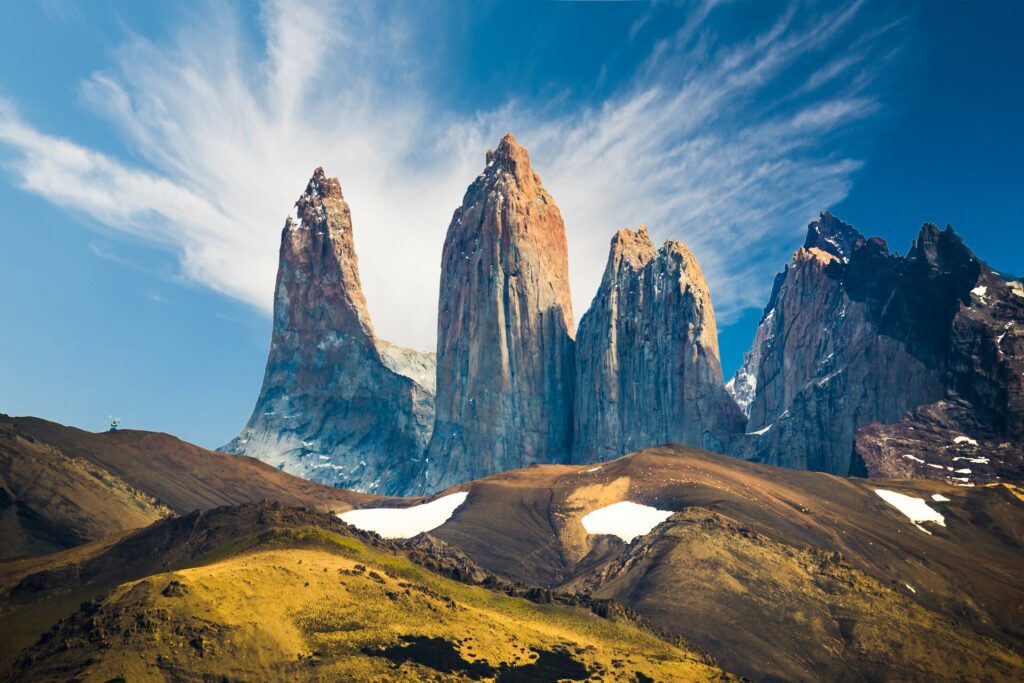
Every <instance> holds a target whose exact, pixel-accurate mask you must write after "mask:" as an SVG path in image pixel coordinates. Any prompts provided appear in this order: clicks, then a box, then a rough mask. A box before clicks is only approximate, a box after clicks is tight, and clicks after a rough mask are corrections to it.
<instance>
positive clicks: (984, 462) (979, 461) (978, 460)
mask: <svg viewBox="0 0 1024 683" xmlns="http://www.w3.org/2000/svg"><path fill="white" fill-rule="evenodd" d="M957 460H966V461H967V462H972V463H974V464H975V465H987V464H988V458H980V457H979V458H968V457H967V456H966V455H958V456H956V457H955V458H953V461H954V462H955V461H957Z"/></svg>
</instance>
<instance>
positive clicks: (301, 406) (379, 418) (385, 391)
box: [224, 168, 434, 494]
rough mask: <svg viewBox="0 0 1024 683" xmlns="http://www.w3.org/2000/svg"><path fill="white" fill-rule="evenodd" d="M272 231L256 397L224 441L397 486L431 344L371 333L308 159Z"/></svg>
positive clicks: (424, 402) (318, 174)
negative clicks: (422, 348) (305, 175)
mask: <svg viewBox="0 0 1024 683" xmlns="http://www.w3.org/2000/svg"><path fill="white" fill-rule="evenodd" d="M295 206H296V209H297V214H298V217H297V218H293V217H291V216H289V217H288V219H287V220H286V222H285V227H284V230H283V232H282V233H281V252H280V265H279V268H278V273H277V287H276V291H275V295H274V323H273V333H272V337H271V343H270V355H269V358H268V359H267V369H266V374H265V375H264V379H263V388H262V390H261V391H260V396H259V400H258V401H257V403H256V408H255V410H254V411H253V414H252V417H251V418H250V419H249V423H248V424H247V425H246V427H245V429H244V430H243V431H242V433H241V434H240V435H239V436H238V437H237V438H235V439H234V440H233V441H232V442H231V443H229V444H228V445H227V446H225V447H224V450H227V451H229V452H233V453H238V454H244V455H250V456H254V457H257V458H259V459H261V460H264V461H265V462H268V463H270V464H273V465H276V466H278V467H280V468H281V469H284V470H285V471H287V472H289V473H292V474H296V475H298V476H301V477H305V478H306V479H311V480H313V481H318V482H322V483H326V484H332V485H335V486H339V487H344V488H349V489H355V490H360V491H369V492H374V493H382V494H402V493H405V492H406V491H407V490H408V488H409V487H410V486H411V484H412V481H413V480H414V479H415V478H416V476H417V475H418V472H419V466H420V455H421V453H422V450H423V448H424V447H425V446H426V443H427V440H428V439H429V436H430V429H431V426H432V421H433V386H432V385H433V375H434V362H433V357H432V354H423V353H419V352H416V351H413V350H411V349H403V348H401V347H397V346H394V345H392V344H389V343H388V342H384V341H381V340H379V339H377V337H376V335H375V334H374V331H373V325H372V324H371V322H370V315H369V312H368V311H367V308H366V299H365V297H364V296H363V291H362V285H361V284H360V281H359V264H358V259H357V258H356V253H355V246H354V242H353V238H352V219H351V215H350V212H349V207H348V204H347V203H346V202H345V199H344V197H343V196H342V193H341V186H340V185H339V184H338V180H337V179H336V178H330V179H328V178H326V177H325V176H324V173H323V170H322V169H320V168H318V169H316V171H315V172H314V174H313V177H312V178H311V179H310V181H309V184H308V185H307V187H306V191H305V192H304V193H303V195H302V196H301V197H300V198H299V200H298V202H296V204H295Z"/></svg>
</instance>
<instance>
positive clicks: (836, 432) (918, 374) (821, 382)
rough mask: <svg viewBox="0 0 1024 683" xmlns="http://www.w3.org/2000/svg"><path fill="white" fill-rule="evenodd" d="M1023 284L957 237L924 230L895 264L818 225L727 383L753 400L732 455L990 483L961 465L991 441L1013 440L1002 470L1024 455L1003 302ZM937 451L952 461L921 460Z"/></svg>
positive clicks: (1013, 306) (1008, 310)
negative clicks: (743, 432) (976, 443)
mask: <svg viewBox="0 0 1024 683" xmlns="http://www.w3.org/2000/svg"><path fill="white" fill-rule="evenodd" d="M986 283H987V284H986ZM986 286H987V287H991V288H992V290H991V291H992V292H993V295H992V296H991V297H987V296H984V294H985V293H987V291H988V290H987V289H986ZM1014 286H1015V285H1014V284H1013V283H1007V282H1006V281H1005V280H1003V279H1002V278H1000V277H999V276H998V275H995V274H994V273H992V272H991V271H990V270H989V269H988V268H987V267H986V266H985V265H984V264H983V263H982V262H980V261H979V260H978V259H977V258H976V257H975V256H974V255H973V253H971V251H970V250H969V249H968V248H967V247H966V246H965V245H964V244H963V241H962V240H961V239H960V237H959V236H957V235H956V233H954V232H953V230H952V228H947V229H946V230H945V231H940V230H938V228H936V227H935V226H934V225H925V226H924V227H923V228H922V230H921V233H920V235H919V237H918V239H917V241H916V242H915V243H914V245H913V247H912V248H911V250H910V252H909V253H908V254H907V256H906V257H900V256H899V255H895V254H890V253H889V250H888V247H887V246H886V244H885V242H884V241H882V240H880V239H878V238H872V239H865V238H864V237H863V236H862V235H860V233H858V232H857V231H856V230H854V229H853V228H852V227H850V226H849V225H846V224H845V223H842V222H841V221H839V220H838V219H836V218H835V217H833V216H831V215H830V214H828V213H825V214H822V216H821V219H820V220H818V221H815V222H814V223H812V224H811V225H810V226H809V230H808V236H807V240H806V242H805V244H804V246H803V248H801V249H800V250H799V251H798V252H797V253H796V254H795V255H794V257H793V261H792V263H791V264H790V265H789V266H787V268H786V270H785V272H784V273H782V274H781V275H780V276H779V277H778V278H777V279H776V283H775V289H774V291H773V293H772V296H771V299H770V301H769V304H768V307H767V308H766V310H765V315H764V317H763V318H762V321H761V324H760V326H759V329H758V332H757V336H756V339H755V346H754V348H753V349H752V350H751V352H750V353H749V354H747V358H746V363H745V365H744V367H743V368H741V369H740V371H739V372H738V373H737V376H736V377H735V378H734V379H733V381H732V382H731V383H730V387H731V388H732V390H733V391H734V392H736V395H737V396H740V397H741V398H742V397H743V394H742V393H741V392H740V388H745V390H746V391H747V395H748V396H749V394H750V393H751V390H752V393H753V399H752V400H751V401H750V403H749V408H748V410H749V417H750V420H749V422H748V425H747V437H746V441H745V443H742V444H741V445H739V446H738V447H737V449H736V450H737V452H738V453H739V454H741V455H743V456H744V457H748V458H753V459H756V460H759V461H763V462H768V463H771V464H776V465H782V466H786V467H794V468H797V469H812V470H822V471H826V472H831V473H834V474H844V475H845V474H868V473H870V474H872V475H875V476H891V475H896V476H932V477H940V478H953V477H954V476H960V477H968V475H969V478H968V479H964V480H963V481H974V480H984V479H985V478H986V477H987V476H989V475H988V474H986V473H984V472H981V471H980V470H979V469H975V470H973V471H971V472H963V471H958V470H964V469H967V468H964V467H955V466H954V461H953V460H952V459H953V458H955V457H965V454H964V453H961V452H959V451H962V450H964V449H967V450H970V449H971V448H973V446H972V445H971V442H974V441H980V440H982V439H983V438H985V437H986V436H987V437H989V438H990V440H991V441H992V443H993V444H994V443H995V442H996V441H998V440H999V439H1002V440H1003V441H1007V442H1008V443H1007V444H1004V446H1005V450H1006V451H1007V453H1006V454H1005V457H1004V458H1003V459H1004V460H1009V461H1016V460H1019V456H1015V455H1014V454H1013V453H1011V452H1010V451H1019V450H1020V447H1019V446H1015V445H1014V443H1013V441H1014V439H1016V443H1018V444H1019V443H1020V439H1019V436H1014V435H1019V434H1020V432H1019V431H1015V430H1019V429H1020V419H1021V418H1020V415H1021V413H1022V412H1024V411H1022V409H1021V395H1022V389H1021V372H1020V370H1019V369H1017V371H1016V374H1014V370H1015V369H1016V367H1017V364H1019V363H1020V348H1019V344H1020V341H1019V338H1018V337H1017V336H1016V335H1017V334H1019V333H1016V332H1014V330H1015V329H1016V327H1015V326H1016V322H1015V321H1019V320H1021V311H1020V308H1019V307H1018V305H1017V303H1016V302H1015V301H1013V302H1012V303H1010V304H1007V303H1006V301H1008V300H1011V297H1012V296H1013V289H1014ZM972 290H973V293H972ZM979 291H980V292H982V293H983V296H981V297H979V296H978V295H977V292H979ZM1015 316H1016V317H1015ZM1004 333H1005V334H1004ZM1011 333H1013V334H1011ZM1000 335H1003V336H1002V337H1001V338H1000ZM997 340H998V341H997ZM911 411H914V412H913V414H912V415H909V416H908V413H911ZM904 416H907V417H906V418H905V417H904ZM982 425H984V426H985V427H984V428H982ZM971 434H975V435H977V436H971ZM958 436H964V437H965V438H961V439H960V440H959V441H956V438H957V437H958ZM855 442H856V447H855ZM928 449H931V450H932V451H936V450H941V451H942V452H946V451H949V455H948V457H946V458H940V457H939V456H938V455H930V456H928V457H922V456H921V455H920V454H918V451H921V452H922V453H923V452H925V451H928ZM895 451H900V453H899V454H896V453H895ZM967 455H970V454H967ZM947 460H949V462H946V461H947ZM940 461H941V462H940ZM978 464H982V463H978ZM1004 469H1005V468H1004Z"/></svg>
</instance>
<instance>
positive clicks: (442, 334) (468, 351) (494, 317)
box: [424, 135, 573, 490]
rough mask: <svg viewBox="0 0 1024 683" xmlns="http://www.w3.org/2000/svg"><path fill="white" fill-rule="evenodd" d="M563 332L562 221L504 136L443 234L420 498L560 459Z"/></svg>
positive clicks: (566, 327) (565, 434)
mask: <svg viewBox="0 0 1024 683" xmlns="http://www.w3.org/2000/svg"><path fill="white" fill-rule="evenodd" d="M572 328H573V318H572V303H571V299H570V296H569V267H568V248H567V245H566V238H565V228H564V226H563V224H562V216H561V214H560V213H559V211H558V207H557V206H555V203H554V200H553V199H552V198H551V195H549V194H548V192H547V190H545V189H544V187H543V185H541V181H540V177H539V176H538V175H537V174H536V173H535V172H534V171H533V168H532V167H531V165H530V157H529V155H528V153H527V151H526V149H524V148H523V147H521V146H519V145H518V144H517V143H516V141H515V139H514V138H513V137H512V136H511V135H508V136H506V137H505V138H503V139H502V140H501V143H500V144H499V145H498V148H497V150H495V151H494V152H488V154H487V165H486V168H485V169H484V171H483V173H481V174H480V175H479V176H478V177H477V179H476V180H475V181H474V182H473V184H472V185H471V186H470V187H469V189H468V190H467V192H466V195H465V197H464V199H463V202H462V206H461V207H460V208H459V209H457V210H456V211H455V215H454V216H453V217H452V222H451V225H450V226H449V227H448V234H447V236H446V237H445V243H444V250H443V255H442V262H441V288H440V296H439V308H438V316H437V392H438V393H437V401H436V406H437V413H436V421H435V427H434V433H433V437H432V440H431V444H430V448H429V449H428V452H427V457H428V468H427V474H426V477H425V484H424V486H425V488H426V489H428V490H435V489H438V488H442V487H444V486H446V485H448V484H452V483H455V482H459V481H465V480H469V479H473V478H476V477H480V476H483V475H486V474H490V473H493V472H499V471H502V470H507V469H513V468H516V467H523V466H525V465H529V464H532V463H537V462H560V461H565V460H567V459H568V457H569V453H570V451H571V442H572V396H573V340H572V336H571V330H572Z"/></svg>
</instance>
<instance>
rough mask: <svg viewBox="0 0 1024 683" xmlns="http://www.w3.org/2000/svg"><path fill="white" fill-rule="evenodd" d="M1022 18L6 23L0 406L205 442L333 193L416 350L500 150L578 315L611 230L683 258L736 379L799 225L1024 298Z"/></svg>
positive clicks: (5, 16) (922, 7)
mask: <svg viewBox="0 0 1024 683" xmlns="http://www.w3.org/2000/svg"><path fill="white" fill-rule="evenodd" d="M1022 20H1024V5H1021V4H1020V3H1008V2H1007V3H966V2H963V3H948V2H928V3H920V4H910V3H906V4H900V3H872V2H863V3H858V4H854V5H849V4H846V3H843V4H827V3H812V4H788V3H781V2H780V3H769V2H722V3H697V2H694V3H679V4H677V3H657V4H654V5H649V4H646V3H608V2H603V3H469V2H458V3H454V2H452V3H441V2H425V3H424V2H418V3H412V2H405V3H397V2H392V3H373V4H370V3H364V4H357V5H346V6H335V5H317V4H316V3H303V4H295V5H293V4H290V3H287V2H267V3H239V4H235V5H227V4H223V3H211V4H203V3H186V4H172V3H137V2H105V3H90V4H88V5H86V4H81V3H80V4H74V3H63V2H60V1H58V0H47V1H46V2H35V3H33V2H17V3H4V4H3V5H2V6H0V235H2V238H3V248H2V249H0V288H2V291H3V292H4V296H3V304H0V316H2V319H3V321H4V325H3V326H2V328H0V329H2V330H3V333H2V334H0V411H2V412H7V413H11V414H33V415H39V416H42V417H46V418H49V419H54V420H58V421H61V422H65V423H70V424H75V425H78V426H82V427H84V428H88V429H101V428H103V427H104V426H105V424H106V421H107V418H108V416H109V415H118V416H120V417H121V418H122V420H123V423H124V425H125V426H130V427H136V428H145V429H155V430H160V431H167V432H171V433H174V434H177V435H180V436H182V437H184V438H186V439H189V440H192V441H195V442H197V443H200V444H202V445H206V446H218V445H221V444H222V443H224V442H226V441H227V440H228V439H230V438H231V437H232V436H234V435H235V434H236V433H237V432H238V430H239V429H240V428H241V426H242V425H243V424H244V422H245V420H246V419H247V417H248V415H249V412H250V411H251V408H252V405H253V403H254V401H255V398H256V394H257V392H258V389H259V385H260V382H261V379H262V373H263V366H264V363H265V360H266V350H267V345H268V342H269V334H270V319H269V315H268V312H269V307H270V304H271V294H272V288H273V281H274V273H275V269H276V253H277V240H278V236H279V232H280V229H281V226H282V225H283V222H284V218H285V216H286V215H287V214H288V211H289V209H290V206H291V203H292V202H293V201H294V200H295V198H296V197H297V196H298V194H299V193H300V191H301V190H302V188H303V187H304V185H305V181H306V180H307V179H308V176H309V175H310V172H311V171H312V169H313V168H314V167H315V166H318V165H323V166H324V167H325V169H326V170H327V172H328V173H329V174H331V175H337V176H339V178H340V180H341V183H342V187H343V189H344V191H345V193H346V196H347V198H348V199H349V201H350V203H351V205H352V210H353V218H354V223H355V236H356V246H357V249H358V251H359V256H360V265H361V271H362V277H363V282H364V287H365V289H366V293H367V298H368V300H369V304H370V310H371V315H372V316H373V320H374V324H375V325H376V328H377V331H378V333H379V334H380V336H382V337H384V338H386V339H389V340H391V341H395V342H398V343H402V344H406V345H410V346H415V347H417V348H421V349H429V348H431V347H432V346H433V343H434V334H435V324H436V323H435V317H434V316H435V306H436V296H437V277H438V267H439V262H440V250H441V243H442V240H443V236H444V231H445V229H446V227H447V224H448V220H449V218H450V216H451V212H452V211H453V210H454V209H455V207H456V206H458V204H459V203H460V200H461V197H462V193H463V192H464V190H465V187H466V186H467V185H468V184H469V182H470V181H471V180H472V179H473V178H474V177H475V175H476V174H477V173H478V172H479V170H480V168H481V167H482V165H483V159H484V152H485V151H486V149H487V148H488V147H491V146H493V145H494V144H495V143H496V141H497V140H498V138H500V136H501V135H502V134H504V133H505V132H508V131H513V132H515V133H516V135H517V137H518V138H519V140H520V142H522V143H523V144H525V145H526V146H527V147H529V149H530V150H531V154H532V156H533V159H534V163H535V166H536V167H537V169H538V170H539V172H540V173H541V175H542V177H543V178H544V181H545V184H546V185H547V186H548V188H549V189H550V190H551V192H552V194H553V196H554V197H555V200H556V201H557V202H558V203H559V205H560V207H561V209H562V212H563V215H564V217H565V220H566V227H567V231H568V235H569V241H570V269H571V277H572V286H573V296H574V306H575V308H576V311H575V316H576V319H577V320H578V319H579V317H580V316H582V314H583V312H584V311H585V309H586V307H587V305H588V304H589V301H590V299H591V297H592V296H593V293H594V291H595V289H596V286H597V282H598V280H599V278H600V273H601V271H602V269H603V267H604V261H605V257H606V254H607V246H608V240H609V239H610V237H611V235H612V234H613V233H614V232H615V230H617V229H618V228H620V227H623V226H626V225H629V226H636V225H638V224H640V223H647V224H648V225H649V226H650V228H651V232H652V234H653V236H654V237H655V238H656V239H659V240H663V239H681V240H683V241H685V242H686V243H687V244H688V245H689V246H690V247H691V248H692V249H693V250H694V252H695V253H696V255H697V257H698V258H699V259H700V261H701V264H702V267H703V268H704V271H705V274H706V275H707V277H708V279H709V281H710V285H711V289H712V295H713V300H714V304H715V308H716V311H717V313H718V318H719V331H720V343H721V347H722V356H723V365H724V366H725V369H726V372H727V373H731V372H732V371H733V369H734V368H735V367H736V366H737V365H738V364H739V362H740V360H741V356H742V353H743V351H745V350H746V349H747V347H748V346H749V343H750V340H751V338H752V336H753V328H754V325H755V324H756V320H757V318H758V317H759V315H760V308H761V306H763V304H764V302H765V300H766V298H767V295H768V291H769V289H770V287H771V280H772V275H773V274H774V273H775V272H777V271H778V270H780V269H781V268H782V266H783V265H784V264H785V262H786V260H787V259H788V257H789V254H790V253H791V252H792V251H793V249H795V248H796V246H798V244H799V243H800V241H801V240H802V238H803V234H804V230H805V226H806V224H807V222H808V221H809V220H811V219H812V218H813V217H814V216H815V215H816V214H817V212H818V211H820V210H823V209H826V208H827V209H831V210H832V211H833V212H834V213H836V214H837V215H839V216H840V217H842V218H843V219H845V220H847V221H849V222H851V223H853V224H854V225H856V226H857V227H858V228H860V229H861V230H862V231H863V232H866V233H869V234H877V235H881V236H883V237H885V238H886V239H887V240H888V241H889V243H890V246H891V247H892V248H894V249H899V250H900V251H901V252H905V251H906V249H907V247H908V246H909V243H910V241H911V239H913V237H914V235H915V234H916V231H917V229H918V227H919V226H920V224H921V223H922V222H923V221H925V220H928V221H934V222H937V223H940V224H944V223H946V222H951V223H953V224H954V226H956V227H957V229H958V230H959V231H960V232H961V233H962V234H964V235H965V237H966V239H967V241H968V243H969V244H971V245H972V246H973V247H974V248H975V250H976V251H977V252H978V253H979V255H980V256H981V257H982V258H984V259H986V260H988V261H989V262H990V263H991V264H992V265H993V266H994V267H996V268H997V269H1000V270H1004V271H1008V272H1011V273H1017V274H1024V229H1022V225H1021V219H1020V218H1019V214H1017V213H1016V211H1015V208H1016V207H1015V203H1016V200H1018V199H1019V197H1020V196H1021V195H1022V190H1024V173H1022V171H1021V163H1020V160H1021V158H1022V153H1024V135H1022V133H1021V126H1020V123H1019V121H1020V112H1021V110H1022V108H1024V94H1022V88H1021V80H1020V79H1021V77H1020V74H1021V73H1024V48H1022V46H1021V42H1020V41H1019V40H1018V37H1017V30H1018V27H1019V26H1021V25H1022V23H1024V22H1022Z"/></svg>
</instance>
